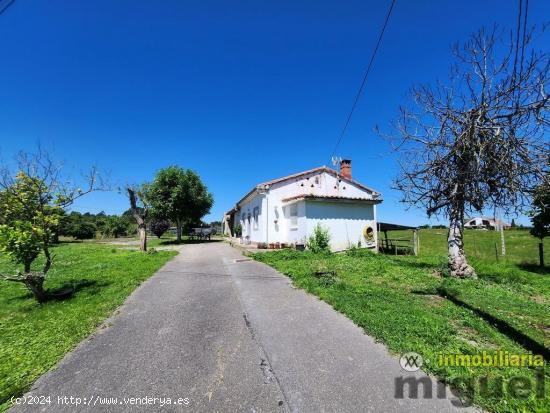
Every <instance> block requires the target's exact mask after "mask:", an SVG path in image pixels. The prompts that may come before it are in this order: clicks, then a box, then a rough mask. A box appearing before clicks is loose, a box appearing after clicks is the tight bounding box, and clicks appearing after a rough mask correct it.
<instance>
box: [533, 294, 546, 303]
mask: <svg viewBox="0 0 550 413" xmlns="http://www.w3.org/2000/svg"><path fill="white" fill-rule="evenodd" d="M530 298H531V300H533V301H534V302H535V303H537V304H550V301H549V300H548V298H546V297H545V296H544V295H532V296H531V297H530Z"/></svg>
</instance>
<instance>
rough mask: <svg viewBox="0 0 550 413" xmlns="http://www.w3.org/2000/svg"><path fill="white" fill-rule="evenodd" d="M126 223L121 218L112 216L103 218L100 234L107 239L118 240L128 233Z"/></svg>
mask: <svg viewBox="0 0 550 413" xmlns="http://www.w3.org/2000/svg"><path fill="white" fill-rule="evenodd" d="M128 227H129V224H128V221H127V220H126V219H124V218H123V217H119V216H116V215H112V216H109V217H106V218H105V221H104V224H103V227H102V230H101V231H102V233H103V235H105V236H107V237H112V238H118V237H120V236H122V235H126V234H127V233H128Z"/></svg>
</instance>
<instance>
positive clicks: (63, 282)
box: [0, 243, 176, 411]
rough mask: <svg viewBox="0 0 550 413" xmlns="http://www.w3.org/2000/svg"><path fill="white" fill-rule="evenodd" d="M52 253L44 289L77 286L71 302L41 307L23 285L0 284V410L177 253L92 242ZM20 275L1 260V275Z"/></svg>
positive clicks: (8, 263)
mask: <svg viewBox="0 0 550 413" xmlns="http://www.w3.org/2000/svg"><path fill="white" fill-rule="evenodd" d="M53 252H54V253H55V255H56V257H55V262H54V265H53V266H52V269H51V270H50V272H49V274H48V279H47V281H46V283H45V286H46V287H47V288H48V289H50V290H55V289H59V288H63V287H66V286H72V287H74V289H75V293H74V295H73V296H72V297H70V298H68V299H65V300H63V301H49V302H47V303H45V304H38V303H37V302H36V301H35V300H34V299H33V298H32V297H31V295H30V294H29V293H28V292H27V290H26V289H25V288H24V286H23V284H19V283H8V282H1V283H0V411H3V410H5V409H7V408H8V407H10V406H11V403H10V398H11V397H12V396H18V395H21V394H22V393H24V392H25V391H26V390H28V389H29V387H30V385H31V384H32V383H33V382H34V381H35V380H36V379H37V378H38V377H39V376H40V375H41V374H43V373H45V372H46V371H48V370H49V369H50V368H52V367H53V366H54V365H55V364H56V363H57V362H58V361H59V360H60V359H61V358H62V357H63V356H64V355H65V353H67V352H68V351H70V350H71V349H73V348H74V347H75V346H76V345H77V344H78V343H79V342H80V341H82V339H84V338H85V337H86V336H88V335H89V334H91V333H92V332H93V331H94V330H95V329H96V328H97V327H98V326H99V325H100V323H101V322H102V321H103V320H104V319H105V318H107V317H108V316H109V315H111V314H112V313H113V311H114V310H115V309H116V308H117V307H118V306H120V305H121V304H122V303H123V302H124V299H125V298H126V297H127V296H128V295H129V294H130V293H131V292H132V291H133V290H134V289H135V288H136V287H137V286H138V285H139V284H140V283H141V282H142V281H144V280H145V279H147V278H148V277H149V276H151V275H152V274H153V273H154V272H155V271H157V270H158V269H159V268H160V267H161V266H162V265H163V264H164V263H166V262H167V261H168V260H169V259H170V258H172V257H173V256H174V255H175V254H176V252H174V251H161V252H157V253H153V254H142V253H140V252H138V251H132V250H127V249H119V248H115V247H113V246H109V245H100V244H93V243H63V244H60V245H59V246H57V247H55V248H54V249H53ZM39 265H40V262H37V263H36V269H37V270H38V269H39V268H40V267H39ZM15 270H16V268H15V266H14V265H13V264H12V263H10V262H9V261H8V260H7V258H6V257H5V256H0V272H2V273H10V272H14V271H15Z"/></svg>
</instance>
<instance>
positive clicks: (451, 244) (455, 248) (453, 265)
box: [447, 210, 477, 278]
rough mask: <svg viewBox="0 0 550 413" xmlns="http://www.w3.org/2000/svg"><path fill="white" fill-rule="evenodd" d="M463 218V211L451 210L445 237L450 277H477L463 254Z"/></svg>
mask: <svg viewBox="0 0 550 413" xmlns="http://www.w3.org/2000/svg"><path fill="white" fill-rule="evenodd" d="M463 219H464V213H460V211H456V210H455V211H452V212H451V220H450V223H449V235H448V237H447V245H448V249H449V270H450V272H451V277H458V278H477V275H476V272H475V270H474V269H473V267H471V266H470V265H469V264H468V262H467V261H466V255H465V254H464V241H463V231H464V226H463Z"/></svg>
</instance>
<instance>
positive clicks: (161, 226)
mask: <svg viewBox="0 0 550 413" xmlns="http://www.w3.org/2000/svg"><path fill="white" fill-rule="evenodd" d="M150 227H151V232H152V233H153V234H155V235H156V236H157V238H160V237H162V235H163V234H164V233H165V232H166V231H168V230H169V229H170V222H168V221H166V220H164V219H156V218H155V219H153V220H152V221H151V225H150Z"/></svg>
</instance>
